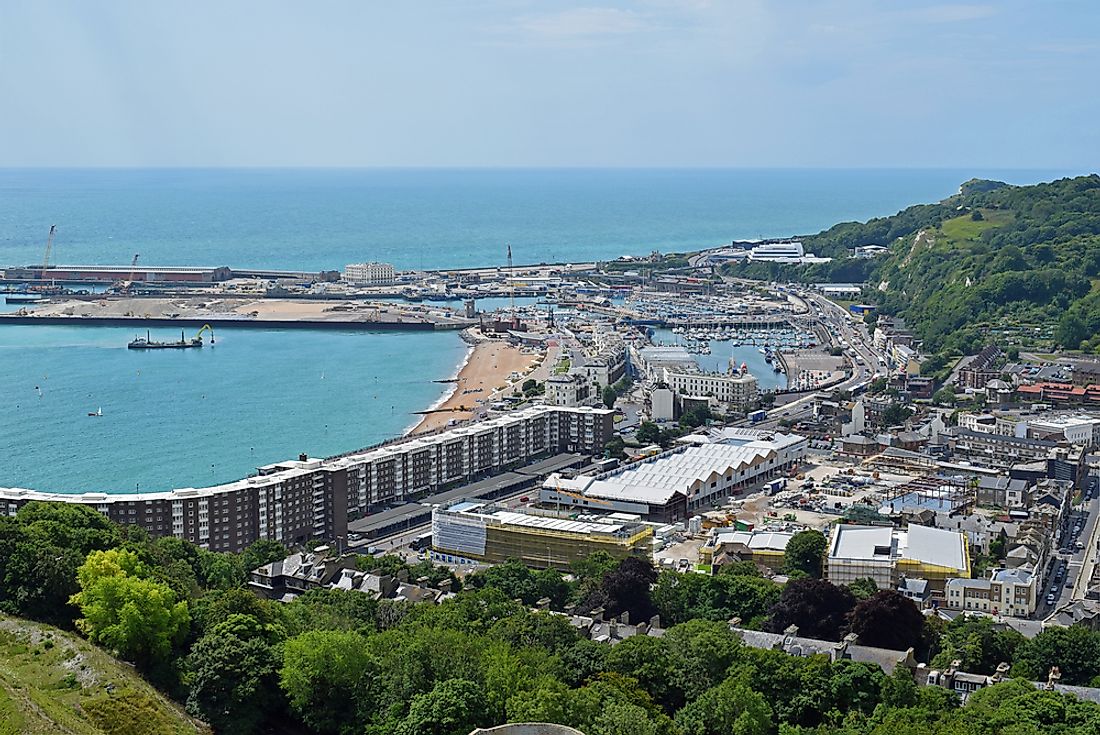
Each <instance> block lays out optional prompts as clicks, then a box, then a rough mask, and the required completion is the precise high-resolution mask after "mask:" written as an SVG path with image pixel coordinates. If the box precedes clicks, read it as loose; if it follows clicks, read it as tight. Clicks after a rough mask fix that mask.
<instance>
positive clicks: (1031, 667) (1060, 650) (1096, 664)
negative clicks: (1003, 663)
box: [1012, 625, 1100, 685]
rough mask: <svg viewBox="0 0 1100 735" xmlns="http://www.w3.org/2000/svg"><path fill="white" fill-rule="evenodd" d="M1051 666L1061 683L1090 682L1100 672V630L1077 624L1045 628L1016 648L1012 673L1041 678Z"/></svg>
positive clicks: (1035, 678) (1084, 683)
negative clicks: (1054, 668)
mask: <svg viewBox="0 0 1100 735" xmlns="http://www.w3.org/2000/svg"><path fill="white" fill-rule="evenodd" d="M1054 666H1057V667H1058V669H1059V670H1060V671H1061V672H1062V683H1063V684H1081V685H1088V684H1090V682H1091V681H1092V680H1093V679H1094V678H1096V677H1097V676H1100V633H1097V632H1093V631H1091V630H1089V629H1088V628H1085V627H1083V626H1080V625H1071V626H1070V627H1068V628H1047V629H1046V630H1044V631H1043V632H1041V633H1039V634H1038V635H1037V636H1035V637H1034V638H1032V639H1031V640H1030V641H1026V642H1024V643H1022V644H1021V645H1020V646H1019V647H1018V648H1016V650H1015V660H1014V661H1013V665H1012V675H1013V676H1023V677H1026V678H1028V679H1031V680H1032V681H1040V680H1044V679H1046V677H1047V674H1048V673H1049V672H1050V669H1051V668H1052V667H1054Z"/></svg>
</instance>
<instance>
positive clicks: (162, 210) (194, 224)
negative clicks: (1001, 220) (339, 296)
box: [0, 169, 1074, 493]
mask: <svg viewBox="0 0 1100 735" xmlns="http://www.w3.org/2000/svg"><path fill="white" fill-rule="evenodd" d="M1066 175H1074V172H1066V171H1006V170H969V169H968V170H942V169H916V170H890V169H866V170H797V169H781V170H770V169H769V170H763V169H759V170H756V169H693V170H672V169H654V170H649V169H612V170H605V169H539V170H531V169H470V170H461V169H446V170H431V169H381V170H374V169H370V170H366V169H244V170H233V169H214V170H205V169H168V170H165V169H79V170H67V169H0V265H31V264H39V263H41V262H42V258H43V253H44V246H45V242H46V234H47V232H48V230H49V228H50V226H51V225H57V235H56V238H55V241H54V245H53V252H52V254H51V256H50V262H51V263H55V264H74V265H83V264H126V263H129V262H130V260H131V259H132V258H133V257H134V255H135V254H139V262H140V263H141V264H144V265H204V266H219V265H228V266H232V267H238V268H246V267H252V268H267V269H286V270H322V269H341V268H342V267H343V266H344V265H345V264H347V263H352V262H360V261H369V260H376V261H383V262H389V263H392V264H394V265H395V266H396V267H397V268H399V269H420V268H427V269H431V268H445V267H470V266H492V265H504V263H505V262H506V252H507V249H508V248H509V247H510V248H511V250H512V253H513V256H514V258H515V262H516V263H519V264H524V263H542V262H563V261H590V260H604V259H613V258H616V257H618V256H621V255H643V254H648V253H650V252H651V251H653V250H658V251H661V252H675V251H682V250H689V249H699V248H705V247H714V246H718V245H722V244H724V243H727V242H729V241H730V240H734V239H754V238H765V237H779V236H790V235H799V234H807V233H813V232H816V231H819V230H821V229H824V228H826V227H828V226H830V225H832V224H834V223H836V222H840V221H848V220H864V219H867V218H870V217H875V216H882V215H888V214H892V213H894V212H896V211H898V210H900V209H903V208H904V207H906V206H908V205H910V204H914V203H920V202H931V201H937V200H939V199H942V198H943V197H945V196H948V195H950V194H952V193H954V192H956V191H957V190H958V186H959V184H960V183H961V182H963V181H965V180H967V179H969V178H972V177H985V178H996V179H1001V180H1005V181H1009V182H1010V183H1018V184H1026V183H1034V182H1037V181H1043V180H1049V179H1053V178H1058V177H1061V176H1066ZM0 308H4V307H3V306H2V305H0ZM9 308H10V307H9ZM156 331H157V333H158V334H157V335H156V336H160V337H162V338H165V339H167V338H171V337H174V335H169V334H167V333H166V332H165V331H164V330H156ZM134 336H135V335H134V333H133V330H131V329H127V328H118V327H68V326H42V327H29V326H15V325H10V326H0V405H3V406H4V408H5V409H6V410H5V411H4V414H3V415H2V416H0V449H2V450H3V457H4V461H3V462H2V463H0V487H22V488H30V489H35V490H42V491H50V492H69V493H72V492H131V493H132V492H150V491H157V490H168V489H172V488H180V487H203V486H206V485H211V484H216V483H221V482H228V481H231V480H234V479H238V478H241V477H244V476H246V475H248V474H250V473H251V472H253V471H254V469H255V468H256V467H258V466H261V465H264V464H267V463H270V462H276V461H281V460H284V459H289V458H293V457H296V456H298V455H299V454H303V453H304V454H309V455H310V456H317V457H323V456H328V455H331V454H336V453H340V452H344V451H348V450H352V449H356V448H359V447H364V446H369V445H371V444H375V443H378V442H380V441H383V440H386V439H388V438H391V437H394V436H397V435H400V434H401V433H402V432H403V431H405V430H407V429H408V428H409V427H410V426H411V425H413V424H414V423H415V422H416V420H417V418H418V417H417V415H416V414H415V413H414V412H415V411H418V410H423V409H425V408H427V407H428V406H430V405H431V404H432V403H434V402H435V401H437V400H439V399H440V398H441V397H442V396H443V395H444V394H445V393H446V391H447V390H448V387H449V386H448V385H447V384H445V383H440V382H435V381H439V380H443V379H446V378H448V377H451V376H453V375H454V374H455V372H456V371H457V369H458V367H459V365H460V364H461V362H462V360H463V359H464V357H465V355H466V353H467V348H466V346H465V345H464V344H463V342H462V341H461V339H460V338H459V336H458V335H457V334H455V333H453V332H439V333H394V332H378V333H372V332H363V333H346V332H330V331H309V330H290V331H280V330H266V331H265V330H233V329H223V330H219V331H218V333H217V334H216V335H215V339H216V342H215V346H214V347H213V349H211V348H210V347H209V346H207V347H205V348H203V349H201V350H180V351H175V350H172V351H164V352H135V351H128V350H127V349H126V343H127V342H128V341H129V340H130V339H132V338H133V337H134ZM100 412H102V415H96V416H89V415H88V414H90V413H96V414H98V413H100Z"/></svg>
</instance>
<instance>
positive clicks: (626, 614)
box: [619, 610, 630, 625]
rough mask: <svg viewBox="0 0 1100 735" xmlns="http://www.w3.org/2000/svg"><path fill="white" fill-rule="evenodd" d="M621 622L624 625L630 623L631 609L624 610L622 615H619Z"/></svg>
mask: <svg viewBox="0 0 1100 735" xmlns="http://www.w3.org/2000/svg"><path fill="white" fill-rule="evenodd" d="M619 622H620V623H622V624H623V625H630V611H629V610H628V611H626V612H624V613H623V614H622V615H620V616H619Z"/></svg>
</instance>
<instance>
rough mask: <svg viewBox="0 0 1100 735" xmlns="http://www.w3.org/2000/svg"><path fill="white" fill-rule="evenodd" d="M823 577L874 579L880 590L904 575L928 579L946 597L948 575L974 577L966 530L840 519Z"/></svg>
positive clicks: (841, 580)
mask: <svg viewBox="0 0 1100 735" xmlns="http://www.w3.org/2000/svg"><path fill="white" fill-rule="evenodd" d="M825 576H826V578H827V579H828V580H829V581H830V582H832V583H833V584H837V585H848V584H851V583H852V582H854V581H856V580H857V579H867V578H870V579H873V580H874V581H875V584H876V585H878V588H879V589H895V588H896V587H897V586H898V582H899V580H900V579H901V577H905V578H906V579H926V580H928V582H929V586H930V587H931V589H932V591H933V593H934V594H936V595H937V596H942V594H943V590H944V584H945V582H946V581H947V580H948V579H951V578H955V577H969V576H970V550H969V547H968V546H967V541H966V535H965V534H962V533H959V532H957V531H946V530H944V529H941V528H930V527H927V526H918V525H915V524H910V525H909V527H908V529H907V530H905V531H902V530H899V529H896V528H894V527H892V526H858V525H848V524H843V523H840V524H837V525H836V526H834V527H833V531H832V536H831V538H830V539H829V550H828V555H827V557H826V562H825Z"/></svg>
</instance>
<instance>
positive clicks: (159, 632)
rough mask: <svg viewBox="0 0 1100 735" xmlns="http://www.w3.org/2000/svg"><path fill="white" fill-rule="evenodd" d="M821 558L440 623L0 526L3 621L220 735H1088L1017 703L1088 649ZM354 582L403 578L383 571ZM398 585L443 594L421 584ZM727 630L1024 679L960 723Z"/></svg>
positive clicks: (527, 593)
mask: <svg viewBox="0 0 1100 735" xmlns="http://www.w3.org/2000/svg"><path fill="white" fill-rule="evenodd" d="M823 548H824V537H822V536H821V534H820V533H818V532H812V531H811V532H805V533H803V534H799V536H797V537H796V538H795V539H794V540H792V542H791V547H790V548H789V553H788V554H787V556H786V558H785V562H784V563H785V569H784V571H785V572H787V573H788V574H789V575H790V577H791V579H792V581H791V582H789V583H788V584H787V585H786V586H780V585H778V584H776V583H775V582H773V581H770V580H768V579H765V578H763V577H762V576H761V575H760V573H759V571H758V570H757V569H756V568H755V567H754V566H753V565H751V564H746V563H740V564H732V565H729V566H727V567H724V568H723V569H722V571H721V572H720V573H719V574H716V575H714V576H709V575H703V574H694V573H691V574H679V573H676V572H671V571H664V572H660V573H657V572H656V571H655V570H654V569H653V567H652V566H651V565H650V564H649V563H648V562H647V561H643V560H639V559H633V558H632V559H627V560H624V561H622V562H616V561H615V560H614V559H611V558H610V557H607V556H605V555H602V554H598V555H593V556H592V557H590V558H588V559H586V560H584V561H582V562H580V563H578V564H577V565H576V567H575V568H574V569H573V570H572V575H570V578H568V579H567V578H566V577H564V576H563V575H562V574H560V573H559V572H556V571H552V570H551V571H546V570H543V571H533V570H530V569H528V568H526V567H524V566H523V565H522V564H519V563H518V562H509V563H506V564H502V565H499V566H496V567H493V568H491V569H489V570H487V571H485V572H483V573H480V574H475V575H472V576H470V577H467V578H466V580H465V581H466V584H465V585H464V586H463V589H462V590H461V591H460V592H459V593H458V594H457V595H456V596H455V597H454V598H452V599H450V600H448V601H446V602H444V603H442V604H439V605H433V604H429V603H421V604H408V603H398V602H393V601H377V600H374V599H372V598H370V597H369V596H367V595H364V594H362V593H359V592H344V591H332V590H314V591H311V592H309V593H307V594H305V595H303V596H301V597H300V598H298V599H297V600H295V601H294V602H292V603H289V604H281V603H276V602H271V601H268V600H264V599H261V598H259V597H257V596H255V595H253V594H252V593H251V592H249V591H248V590H247V589H246V588H244V586H243V583H244V579H245V576H244V570H245V569H249V568H252V567H254V566H257V565H259V564H263V563H265V562H267V561H270V560H272V559H276V558H281V557H282V555H283V554H284V553H285V550H284V549H283V548H282V547H280V546H279V545H278V544H273V543H269V542H261V543H258V544H256V545H254V546H253V547H252V548H250V549H248V550H247V551H245V552H244V553H243V554H240V555H231V554H216V553H212V552H207V551H203V550H201V549H198V548H196V547H195V546H193V545H191V544H189V543H187V542H184V541H180V540H178V539H174V538H160V539H155V540H154V539H150V538H149V537H148V536H147V535H146V534H145V533H144V532H141V531H140V530H139V529H136V528H134V527H118V526H116V525H114V524H112V523H111V522H110V521H109V520H107V519H106V518H104V517H103V516H101V515H100V514H98V513H96V512H94V511H92V510H90V509H87V508H84V507H81V506H70V505H60V504H56V505H51V504H37V503H32V504H29V505H27V506H26V507H25V508H23V509H22V510H20V511H19V513H18V514H17V515H16V516H15V517H0V608H2V609H3V610H4V611H5V612H8V613H10V614H14V615H20V616H24V617H28V618H33V619H35V620H40V621H49V622H50V623H52V624H55V625H58V626H60V627H63V628H75V629H76V630H78V631H80V632H81V633H82V634H83V635H85V636H86V637H87V638H88V639H89V640H91V641H92V642H94V643H96V644H98V645H100V646H102V647H103V648H104V649H106V650H109V651H111V652H113V653H114V654H116V655H118V656H119V657H121V658H123V659H125V660H128V661H131V662H133V663H134V665H135V666H136V667H137V669H138V671H140V672H141V673H142V674H143V675H144V676H145V677H147V678H148V679H149V680H150V681H152V682H153V683H154V684H156V685H157V686H158V687H159V688H160V689H162V690H163V691H164V692H166V693H168V694H169V695H170V696H172V697H174V698H176V699H177V700H178V701H180V702H184V703H186V707H187V709H188V711H189V712H191V713H192V714H193V715H195V716H196V717H198V718H200V719H202V720H204V721H206V722H209V723H210V724H211V725H213V727H214V728H215V730H216V731H217V732H219V733H230V734H233V735H245V734H247V733H260V732H288V733H326V734H327V733H333V734H341V735H345V734H355V735H360V734H362V735H382V734H383V733H385V734H390V733H396V734H397V735H452V734H453V735H465V734H466V733H467V732H469V731H470V730H471V729H473V728H474V727H477V726H483V725H491V724H499V723H503V722H507V721H530V720H541V721H549V722H559V723H564V724H569V725H572V726H574V727H577V728H579V729H581V730H582V731H583V732H585V733H587V734H588V735H647V734H654V735H656V734H658V733H659V734H662V735H711V734H713V735H719V734H722V735H726V734H729V733H737V734H738V735H755V734H757V733H760V734H765V733H792V734H793V733H822V734H825V733H891V735H897V734H898V733H976V734H977V733H981V734H985V733H989V734H990V735H992V734H993V733H1015V734H1019V735H1024V734H1030V733H1066V734H1070V733H1073V734H1077V733H1080V734H1081V735H1084V734H1085V733H1095V732H1098V731H1100V706H1098V705H1094V704H1091V703H1087V702H1081V701H1078V700H1076V699H1074V698H1072V697H1068V696H1063V695H1059V694H1056V693H1052V692H1046V691H1042V690H1037V689H1036V688H1035V687H1034V686H1033V685H1032V684H1030V683H1029V681H1036V680H1042V679H1044V678H1045V676H1046V672H1047V671H1048V670H1049V667H1050V666H1051V665H1058V666H1060V667H1061V669H1062V672H1063V682H1064V683H1081V684H1087V683H1090V682H1091V683H1100V680H1098V678H1100V634H1097V633H1093V632H1090V631H1088V630H1085V629H1083V628H1071V629H1068V630H1062V629H1056V630H1051V631H1047V632H1044V633H1042V634H1041V635H1039V636H1038V637H1037V638H1035V639H1034V640H1031V641H1027V640H1025V639H1024V638H1022V637H1021V636H1019V635H1018V634H1016V633H1013V632H1011V631H1004V630H998V629H995V628H994V626H993V625H992V624H991V623H990V621H988V620H965V619H963V620H957V621H954V622H952V623H951V624H949V625H944V624H942V623H941V622H940V621H938V619H935V618H933V619H929V618H926V617H925V616H923V615H921V614H920V613H919V611H917V609H916V608H915V607H914V606H913V605H912V603H910V602H909V601H908V600H906V599H905V598H903V597H901V596H899V595H897V594H896V593H894V592H892V591H878V590H876V589H875V587H874V584H873V583H871V582H870V581H869V580H863V581H861V582H858V583H855V584H853V585H851V587H847V588H844V587H836V586H834V585H831V584H829V583H828V582H825V581H823V580H821V579H818V578H817V577H818V575H820V572H821V551H822V550H823ZM368 565H369V566H372V567H378V568H380V569H381V570H383V571H386V572H391V573H392V572H395V571H398V570H400V569H402V568H406V569H407V567H405V565H404V563H403V562H402V561H401V560H400V559H397V558H396V557H383V558H382V559H378V560H364V566H368ZM410 571H411V573H412V574H415V575H418V576H419V575H424V576H430V577H434V578H435V579H436V580H437V581H438V580H439V579H442V578H445V577H449V576H450V572H449V571H447V570H444V569H438V568H434V567H431V566H430V565H426V564H423V565H419V566H418V567H417V568H414V569H412V570H410ZM543 599H547V600H549V601H550V606H551V608H553V609H556V610H563V609H565V607H566V606H567V605H572V606H575V609H576V610H577V611H580V612H584V611H591V610H593V609H595V608H603V609H604V610H605V611H606V613H607V614H608V615H622V614H623V613H628V614H629V615H630V619H631V620H635V621H639V620H648V619H651V617H652V616H653V615H659V616H660V618H661V622H662V626H663V627H664V628H665V633H664V635H663V637H653V636H636V637H633V638H629V639H627V640H625V641H623V642H621V643H619V644H617V645H614V646H611V645H607V644H602V643H596V642H592V641H589V640H587V639H585V638H582V637H581V636H580V634H578V632H577V631H576V629H575V628H574V627H573V626H572V625H571V624H570V622H569V618H567V617H566V616H563V615H554V614H551V613H550V612H546V611H540V612H533V611H532V610H531V606H532V605H534V604H535V603H537V602H538V601H539V600H543ZM734 617H737V618H740V619H741V620H742V625H743V626H744V627H750V628H758V629H765V630H771V631H777V632H779V631H783V630H784V629H786V628H787V626H789V625H797V626H798V627H799V629H800V633H801V634H802V635H805V636H816V637H820V638H824V639H827V640H839V639H840V638H841V637H842V636H843V635H845V634H846V633H849V632H854V633H856V634H858V635H859V638H860V641H861V642H862V643H865V644H867V645H878V646H884V647H892V648H895V649H902V650H904V649H906V648H908V647H913V648H914V649H915V650H916V651H917V653H918V655H919V656H920V657H921V658H922V659H923V660H925V661H928V662H930V663H931V664H932V665H933V666H944V665H946V664H947V663H949V662H950V661H951V660H953V659H960V660H962V661H963V665H964V667H965V668H966V669H968V670H970V671H975V672H982V673H992V672H993V671H994V670H995V668H996V666H997V664H998V663H1000V662H1001V661H1006V662H1011V663H1012V667H1013V668H1012V673H1013V675H1014V676H1017V677H1021V678H1019V679H1016V680H1013V681H1010V682H1006V683H1003V684H999V685H997V686H995V687H991V688H988V689H985V690H983V691H981V692H979V693H978V694H976V695H974V696H973V697H972V698H971V700H970V701H969V702H968V703H967V705H966V706H964V707H960V706H958V703H957V702H956V701H955V698H954V695H953V694H951V693H949V692H947V691H946V690H942V689H938V688H918V687H917V686H915V685H914V683H913V681H912V679H911V677H910V676H909V675H908V674H904V675H903V674H896V675H893V676H887V675H885V674H884V673H883V672H882V670H880V669H879V668H878V667H877V666H873V665H868V664H863V663H855V662H852V661H845V660H842V661H838V662H830V661H829V660H828V658H827V657H825V656H816V657H810V658H799V657H794V656H789V655H787V654H785V653H783V652H781V651H773V650H758V649H754V648H750V647H747V646H745V645H744V644H743V643H742V642H741V640H740V638H739V637H738V636H737V635H736V634H735V633H733V632H731V630H730V626H729V622H728V621H729V620H730V619H731V618H734ZM74 685H75V686H79V684H74ZM115 696H116V697H118V696H121V695H118V694H117V693H116V695H115Z"/></svg>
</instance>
